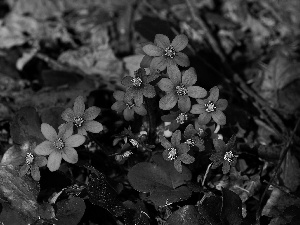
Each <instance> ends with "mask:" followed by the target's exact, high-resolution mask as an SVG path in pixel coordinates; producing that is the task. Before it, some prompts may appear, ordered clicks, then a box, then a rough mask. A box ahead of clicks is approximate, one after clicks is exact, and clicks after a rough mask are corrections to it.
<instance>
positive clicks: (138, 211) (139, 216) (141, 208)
mask: <svg viewBox="0 0 300 225" xmlns="http://www.w3.org/2000/svg"><path fill="white" fill-rule="evenodd" d="M123 204H124V205H125V206H126V207H127V208H129V209H132V210H134V211H135V214H134V218H133V224H135V225H150V222H149V216H148V213H147V212H148V211H147V209H146V207H145V204H144V203H143V202H142V201H141V200H138V201H137V203H133V202H132V201H125V202H123Z"/></svg>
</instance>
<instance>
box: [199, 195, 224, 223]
mask: <svg viewBox="0 0 300 225" xmlns="http://www.w3.org/2000/svg"><path fill="white" fill-rule="evenodd" d="M221 209H222V198H221V197H219V196H210V197H206V198H205V199H204V201H203V202H202V204H200V205H198V211H199V213H200V215H201V216H202V217H204V218H205V219H206V221H207V222H208V224H210V225H218V224H220V223H221V220H220V217H221Z"/></svg>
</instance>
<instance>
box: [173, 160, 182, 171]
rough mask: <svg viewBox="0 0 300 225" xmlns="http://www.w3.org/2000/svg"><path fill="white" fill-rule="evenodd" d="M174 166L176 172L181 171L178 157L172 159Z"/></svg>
mask: <svg viewBox="0 0 300 225" xmlns="http://www.w3.org/2000/svg"><path fill="white" fill-rule="evenodd" d="M174 167H175V169H176V170H177V172H179V173H181V172H182V165H181V161H180V160H179V159H178V158H177V159H175V160H174Z"/></svg>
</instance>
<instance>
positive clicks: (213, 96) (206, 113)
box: [191, 86, 228, 125]
mask: <svg viewBox="0 0 300 225" xmlns="http://www.w3.org/2000/svg"><path fill="white" fill-rule="evenodd" d="M209 92H210V95H209V97H208V98H207V99H196V100H197V102H198V104H195V105H193V106H192V109H191V113H193V114H200V115H199V118H198V121H199V123H200V124H204V125H205V124H207V123H208V122H209V121H210V120H211V118H213V120H214V121H215V122H216V123H217V124H219V125H225V124H226V117H225V115H224V113H223V112H222V111H223V110H225V109H226V107H227V105H228V102H227V100H226V99H219V88H218V87H216V86H215V87H213V88H211V89H210V91H209Z"/></svg>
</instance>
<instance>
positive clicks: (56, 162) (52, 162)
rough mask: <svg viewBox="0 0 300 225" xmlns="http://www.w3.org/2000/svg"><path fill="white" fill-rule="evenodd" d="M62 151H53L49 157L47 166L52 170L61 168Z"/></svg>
mask: <svg viewBox="0 0 300 225" xmlns="http://www.w3.org/2000/svg"><path fill="white" fill-rule="evenodd" d="M61 158H62V156H61V153H60V152H58V151H53V152H52V153H51V154H50V155H49V158H48V163H47V167H48V168H49V170H50V171H51V172H53V171H56V170H58V169H59V166H60V163H61Z"/></svg>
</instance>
